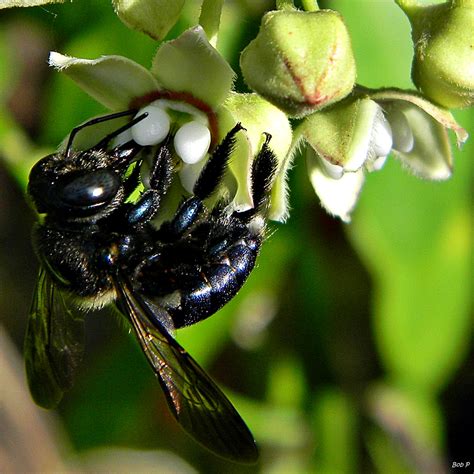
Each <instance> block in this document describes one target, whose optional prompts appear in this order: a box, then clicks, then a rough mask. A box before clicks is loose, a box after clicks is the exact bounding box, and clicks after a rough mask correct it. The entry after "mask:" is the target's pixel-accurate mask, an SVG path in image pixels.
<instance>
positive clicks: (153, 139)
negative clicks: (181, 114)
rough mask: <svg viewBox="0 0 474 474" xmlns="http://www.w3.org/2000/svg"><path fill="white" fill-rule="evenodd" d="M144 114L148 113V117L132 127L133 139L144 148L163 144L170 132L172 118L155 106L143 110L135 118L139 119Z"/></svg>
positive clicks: (148, 106) (151, 105)
mask: <svg viewBox="0 0 474 474" xmlns="http://www.w3.org/2000/svg"><path fill="white" fill-rule="evenodd" d="M143 113H147V114H148V117H146V118H144V119H143V120H141V121H140V122H138V123H137V124H135V125H134V126H133V127H132V129H131V131H132V137H133V139H134V140H135V141H136V142H137V143H138V144H139V145H142V146H148V145H157V144H158V143H161V142H162V141H163V140H164V139H165V138H166V136H167V135H168V133H169V131H170V118H169V117H168V114H167V113H166V112H165V111H164V110H163V109H161V108H159V107H156V105H153V104H150V105H147V106H146V107H144V108H143V109H141V110H140V111H139V112H138V114H137V115H136V116H135V117H139V116H140V115H142V114H143Z"/></svg>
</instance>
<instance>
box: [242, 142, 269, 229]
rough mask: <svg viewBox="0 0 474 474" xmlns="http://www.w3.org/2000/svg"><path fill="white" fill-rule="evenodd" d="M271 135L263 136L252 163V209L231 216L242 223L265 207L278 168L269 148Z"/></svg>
mask: <svg viewBox="0 0 474 474" xmlns="http://www.w3.org/2000/svg"><path fill="white" fill-rule="evenodd" d="M270 140H271V135H270V134H269V133H266V134H265V142H264V143H263V145H262V148H261V149H260V151H259V152H258V154H257V156H256V157H255V160H254V161H253V163H252V172H251V183H252V200H253V204H254V207H253V208H252V209H249V210H247V211H244V212H234V213H233V215H234V216H236V217H237V218H239V219H240V220H242V221H244V222H248V221H250V220H251V219H252V218H253V217H254V216H255V215H256V214H258V213H259V212H261V211H262V210H263V208H264V207H265V206H266V205H267V203H268V200H269V197H270V190H271V187H272V184H273V180H274V178H275V175H276V171H277V168H278V160H277V158H276V156H275V154H274V153H273V151H272V149H271V148H270V146H269V144H270Z"/></svg>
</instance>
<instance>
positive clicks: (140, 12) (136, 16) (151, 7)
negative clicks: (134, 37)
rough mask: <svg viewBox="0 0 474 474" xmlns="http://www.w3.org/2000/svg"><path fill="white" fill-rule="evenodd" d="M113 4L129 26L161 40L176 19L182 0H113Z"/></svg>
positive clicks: (182, 3)
mask: <svg viewBox="0 0 474 474" xmlns="http://www.w3.org/2000/svg"><path fill="white" fill-rule="evenodd" d="M113 4H114V8H115V12H116V13H117V15H118V17H119V18H120V19H121V20H122V21H123V22H124V23H125V24H126V25H127V26H128V27H129V28H133V29H134V30H137V31H141V32H143V33H145V34H147V35H148V36H151V37H152V38H153V39H156V40H161V39H163V38H164V37H165V36H166V35H167V34H168V32H169V30H171V28H172V27H173V26H174V24H175V23H176V22H177V21H178V18H179V15H180V13H181V10H182V8H183V5H184V0H113Z"/></svg>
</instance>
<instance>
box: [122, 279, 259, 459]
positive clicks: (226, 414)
mask: <svg viewBox="0 0 474 474" xmlns="http://www.w3.org/2000/svg"><path fill="white" fill-rule="evenodd" d="M116 284H117V290H118V294H119V298H118V301H117V303H118V305H119V307H120V308H121V309H122V310H123V311H124V312H125V313H126V314H127V316H128V318H129V319H130V321H131V323H132V326H133V329H134V331H135V334H136V335H137V338H138V341H139V342H140V346H141V348H142V350H143V352H144V353H145V355H146V357H147V359H148V362H149V363H150V365H151V366H152V368H153V370H154V372H155V374H156V375H157V376H158V379H159V381H160V384H161V387H162V389H163V391H164V393H165V395H166V399H167V402H168V405H169V407H170V409H171V412H172V413H173V415H174V416H175V418H176V420H177V421H178V423H180V424H181V426H182V427H183V428H184V429H185V430H186V431H187V432H188V433H189V434H190V435H191V436H192V437H193V438H195V439H196V441H198V442H199V443H201V444H202V445H204V446H205V447H206V448H208V449H209V450H211V451H212V452H214V453H216V454H217V455H219V456H222V457H224V458H227V459H231V460H234V461H239V462H249V463H251V462H255V461H256V460H257V458H258V451H257V447H256V445H255V441H254V439H253V436H252V434H251V433H250V431H249V429H248V428H247V425H246V424H245V423H244V421H243V420H242V418H241V417H240V415H239V414H238V413H237V411H236V409H235V408H234V407H233V405H232V404H231V403H230V401H229V400H228V399H227V397H226V396H225V395H224V394H223V393H222V391H221V390H220V389H219V388H218V387H217V386H216V384H215V383H214V382H213V381H212V380H211V379H210V377H209V376H208V375H207V374H206V373H205V372H204V370H203V369H202V368H201V367H200V366H199V365H198V364H197V362H196V361H195V360H194V359H193V358H192V357H191V356H190V355H189V354H188V353H187V352H186V351H185V350H184V349H183V348H182V347H181V346H180V345H179V344H178V343H177V342H176V341H175V339H173V337H171V336H170V334H169V333H168V331H167V330H166V329H165V327H164V325H163V324H162V323H161V322H160V321H163V320H166V319H167V318H166V317H164V316H163V315H160V314H151V312H152V311H153V312H154V313H156V312H157V311H163V313H166V311H165V310H164V309H163V308H158V307H157V306H156V305H153V306H149V305H147V304H146V302H145V300H144V299H143V298H142V297H141V296H140V295H138V294H136V293H135V292H134V291H133V290H132V289H131V287H130V285H129V284H128V283H127V282H126V281H120V282H117V283H116ZM152 308H153V309H152Z"/></svg>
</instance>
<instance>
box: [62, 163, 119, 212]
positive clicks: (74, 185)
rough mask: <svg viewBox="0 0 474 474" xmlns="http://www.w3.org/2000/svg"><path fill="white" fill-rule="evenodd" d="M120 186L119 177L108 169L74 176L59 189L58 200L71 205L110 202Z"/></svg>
mask: <svg viewBox="0 0 474 474" xmlns="http://www.w3.org/2000/svg"><path fill="white" fill-rule="evenodd" d="M119 187H120V178H119V177H118V176H117V175H116V174H115V173H114V172H113V171H110V170H98V171H93V172H89V173H87V174H82V175H80V176H76V177H74V178H72V179H70V180H68V182H67V183H66V184H64V185H63V187H62V188H61V189H60V190H59V198H60V200H61V201H62V202H63V203H65V204H68V205H70V206H73V207H90V206H97V205H100V204H105V203H107V202H110V201H111V200H112V199H113V198H114V197H115V195H116V194H117V191H118V189H119Z"/></svg>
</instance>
